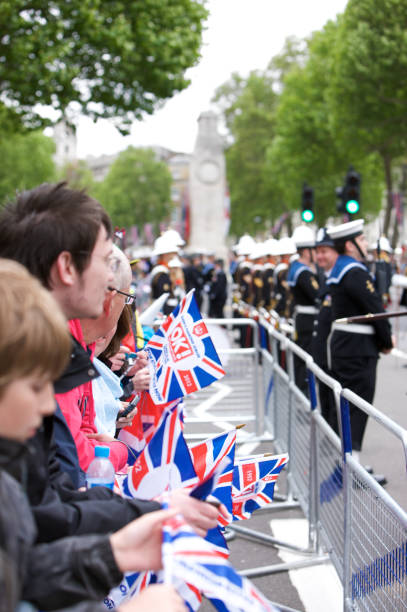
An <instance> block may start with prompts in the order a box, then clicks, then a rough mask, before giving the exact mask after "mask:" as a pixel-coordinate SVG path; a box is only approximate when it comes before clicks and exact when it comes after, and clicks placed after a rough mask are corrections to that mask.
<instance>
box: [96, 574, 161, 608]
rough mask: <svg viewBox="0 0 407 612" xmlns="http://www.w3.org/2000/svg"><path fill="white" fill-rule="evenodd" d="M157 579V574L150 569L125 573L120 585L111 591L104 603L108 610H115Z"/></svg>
mask: <svg viewBox="0 0 407 612" xmlns="http://www.w3.org/2000/svg"><path fill="white" fill-rule="evenodd" d="M156 581H157V577H156V574H154V573H153V572H150V571H148V572H134V573H128V574H125V576H124V578H123V580H122V581H121V583H120V584H119V586H117V587H115V588H114V589H112V590H111V591H110V593H109V595H108V596H107V597H105V599H104V600H103V603H104V604H105V606H106V608H107V609H108V610H114V609H116V608H117V607H118V606H119V605H120V604H122V603H123V602H124V601H127V600H128V599H130V598H131V597H134V596H135V595H137V593H140V591H142V590H143V589H145V588H146V587H147V586H148V585H149V584H152V583H154V582H156Z"/></svg>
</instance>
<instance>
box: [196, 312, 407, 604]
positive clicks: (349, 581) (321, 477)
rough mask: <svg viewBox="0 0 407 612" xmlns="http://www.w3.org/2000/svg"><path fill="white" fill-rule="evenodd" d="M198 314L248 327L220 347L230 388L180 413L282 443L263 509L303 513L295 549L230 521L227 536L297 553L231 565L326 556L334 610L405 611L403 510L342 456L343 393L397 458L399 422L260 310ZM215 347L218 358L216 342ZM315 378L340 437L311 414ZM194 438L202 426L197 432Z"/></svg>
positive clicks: (346, 440) (345, 447) (346, 451)
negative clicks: (337, 603)
mask: <svg viewBox="0 0 407 612" xmlns="http://www.w3.org/2000/svg"><path fill="white" fill-rule="evenodd" d="M208 323H209V324H210V323H216V324H217V325H222V326H224V327H225V328H226V329H229V330H231V329H232V326H233V328H234V329H235V326H236V325H237V326H238V325H239V324H240V325H248V326H250V327H251V328H252V329H253V346H252V347H251V348H247V349H236V348H230V349H226V350H225V352H224V354H225V355H229V356H230V357H229V359H230V361H229V362H228V364H227V365H226V368H225V369H226V372H227V374H226V376H225V378H224V379H223V381H224V383H225V384H226V385H227V386H228V387H230V389H231V390H230V389H229V391H228V394H227V395H225V397H224V398H223V399H220V401H219V404H218V406H215V404H214V405H213V406H212V407H211V409H210V416H209V417H208V416H207V415H208V413H205V414H206V418H204V417H203V418H201V419H199V417H198V418H196V417H195V421H194V418H191V419H188V420H190V421H192V422H199V423H201V424H202V423H204V422H211V423H216V424H217V425H219V426H222V422H223V421H225V420H227V421H231V420H232V417H233V416H236V420H239V421H241V422H245V420H246V421H247V422H250V423H251V424H252V432H251V439H252V440H255V441H259V442H260V441H264V440H268V441H272V444H273V449H274V451H275V452H288V453H289V457H290V459H289V462H288V467H287V491H286V494H285V495H284V496H283V497H281V496H280V499H279V501H276V502H274V503H273V504H272V505H271V506H270V510H269V511H273V508H274V509H279V510H281V509H284V508H287V509H288V508H291V507H295V506H300V508H301V509H302V511H303V513H304V515H305V517H306V519H307V521H308V534H309V537H308V540H309V542H308V547H307V548H305V549H301V548H299V547H296V546H293V545H292V544H289V543H287V542H279V541H277V540H276V539H275V538H273V537H272V536H268V535H265V534H263V533H259V532H255V531H253V530H251V529H249V528H247V527H243V526H240V524H239V525H236V523H233V525H232V526H231V531H232V532H233V533H235V534H236V535H241V536H243V537H249V538H250V539H252V538H257V539H259V540H260V541H262V542H263V543H269V544H271V545H273V546H278V547H284V548H287V549H289V550H294V551H297V552H299V553H301V554H302V555H303V557H304V558H303V559H300V560H299V561H294V562H291V563H281V564H278V565H274V566H267V567H258V568H252V569H249V570H245V571H243V572H241V573H242V574H244V575H247V576H260V575H265V574H269V573H275V572H277V571H282V570H287V569H294V568H298V567H304V566H307V565H312V564H317V563H323V562H325V561H326V560H327V559H328V558H329V559H330V560H331V561H332V564H333V566H334V567H335V569H336V572H337V574H338V577H339V579H340V581H341V583H342V586H343V590H344V610H346V611H359V610H361V611H362V610H363V611H365V610H366V611H371V610H380V611H386V612H387V611H389V610H397V611H398V610H404V611H405V610H407V513H406V512H405V511H404V510H403V509H402V508H401V507H400V506H399V505H398V504H397V503H396V502H395V500H394V499H393V498H392V497H391V496H390V495H389V494H388V493H387V492H386V491H385V490H384V489H383V488H382V487H381V486H379V485H378V484H377V482H376V481H375V480H374V478H373V477H372V476H371V475H370V474H369V473H368V472H366V470H365V469H364V468H363V467H362V466H361V465H360V464H359V463H358V462H357V461H355V459H354V458H353V457H352V448H351V436H350V420H349V401H351V402H352V404H354V405H356V406H357V407H358V408H360V409H361V410H363V411H364V412H366V413H367V414H368V415H369V416H370V417H371V418H373V419H375V421H376V422H377V423H379V424H380V425H381V426H382V427H383V428H385V429H386V430H387V431H388V432H390V433H391V434H392V435H393V436H395V438H396V439H397V440H398V443H399V445H400V446H401V449H402V452H403V453H404V458H405V461H406V463H407V430H405V429H403V428H402V427H400V426H399V425H398V424H397V423H395V422H394V421H392V420H391V419H389V418H388V417H387V416H386V415H384V414H383V413H382V412H380V411H379V410H377V409H376V408H375V407H374V406H373V405H371V404H369V403H367V402H365V401H364V400H362V399H361V398H360V397H358V396H357V395H355V394H354V393H352V392H351V391H350V390H348V389H343V388H342V387H341V385H340V384H339V383H338V382H337V381H336V380H334V379H333V378H331V377H330V376H328V375H327V374H326V373H325V372H324V371H323V370H321V369H320V368H319V367H318V366H317V365H316V364H315V363H314V361H313V359H312V357H311V356H310V355H308V354H307V353H305V352H304V351H303V350H302V349H300V348H299V347H298V346H297V345H296V344H295V343H294V342H293V341H292V340H290V338H289V337H288V334H289V331H290V329H289V327H285V328H282V326H280V330H279V329H277V328H276V326H275V325H272V324H270V322H269V321H268V320H266V319H265V318H264V317H262V316H256V320H253V319H247V318H246V319H220V320H208ZM259 338H261V340H262V342H261V347H260V343H259ZM220 355H221V359H222V351H220ZM294 355H296V356H297V357H298V358H300V359H302V360H304V362H305V364H306V367H307V370H308V379H309V394H308V395H307V396H306V395H304V393H303V392H302V391H301V390H300V389H299V388H298V387H297V385H296V384H295V380H294V363H293V361H294ZM240 361H241V363H240ZM239 363H240V365H238V364H239ZM239 368H240V369H239ZM223 381H222V382H223ZM320 383H324V384H325V385H327V387H329V388H330V389H331V391H332V393H333V396H334V398H335V403H336V407H337V412H338V422H339V423H340V436H338V435H337V434H336V433H335V432H334V431H333V430H332V429H331V428H330V427H329V425H328V424H327V423H326V421H325V420H324V418H323V417H322V415H321V414H320V410H319V402H318V394H317V386H318V385H319V384H320ZM213 386H214V385H212V387H213ZM243 390H245V393H246V392H247V391H248V393H246V395H245V400H244V402H243V403H245V404H246V403H247V405H246V406H245V411H243V413H242V414H238V415H237V414H236V413H237V410H236V399H237V398H238V395H239V393H240V392H243ZM220 391H221V390H220ZM216 392H218V393H219V389H218V391H216V390H215V393H216ZM250 394H252V398H251V399H250ZM193 401H194V400H193V398H192V399H191V398H189V399H188V400H187V407H193ZM233 407H234V408H233ZM212 434H213V432H212ZM212 434H209V435H212ZM196 437H199V438H203V437H206V434H205V433H202V432H200V433H199V434H197V436H196Z"/></svg>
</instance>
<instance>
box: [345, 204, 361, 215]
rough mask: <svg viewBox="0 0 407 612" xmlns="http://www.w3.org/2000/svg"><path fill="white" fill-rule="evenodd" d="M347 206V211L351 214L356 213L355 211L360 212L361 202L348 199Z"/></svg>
mask: <svg viewBox="0 0 407 612" xmlns="http://www.w3.org/2000/svg"><path fill="white" fill-rule="evenodd" d="M345 208H346V212H348V213H349V214H350V215H354V214H355V213H357V212H359V202H357V201H356V200H348V201H347V202H346V205H345Z"/></svg>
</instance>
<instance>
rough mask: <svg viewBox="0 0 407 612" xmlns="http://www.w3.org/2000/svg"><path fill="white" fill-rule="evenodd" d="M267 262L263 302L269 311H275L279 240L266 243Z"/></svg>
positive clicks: (264, 269)
mask: <svg viewBox="0 0 407 612" xmlns="http://www.w3.org/2000/svg"><path fill="white" fill-rule="evenodd" d="M264 251H265V254H266V261H265V264H264V267H263V301H264V307H265V308H266V309H267V310H273V309H274V306H275V302H274V299H273V293H274V270H275V267H276V264H277V258H278V255H277V254H278V240H276V239H275V238H269V239H268V240H266V241H265V243H264Z"/></svg>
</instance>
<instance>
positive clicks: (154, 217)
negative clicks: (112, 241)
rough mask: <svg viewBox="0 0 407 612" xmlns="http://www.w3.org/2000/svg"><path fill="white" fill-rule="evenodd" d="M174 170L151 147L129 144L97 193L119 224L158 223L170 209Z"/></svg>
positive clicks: (115, 221)
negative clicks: (158, 158) (172, 171)
mask: <svg viewBox="0 0 407 612" xmlns="http://www.w3.org/2000/svg"><path fill="white" fill-rule="evenodd" d="M171 183H172V177H171V173H170V171H169V169H168V167H167V165H166V164H165V163H164V162H161V161H158V160H157V159H156V156H155V153H154V151H153V150H152V149H136V148H134V147H128V149H126V150H125V151H123V152H122V153H120V155H119V156H118V158H117V159H116V161H115V162H114V163H113V164H112V166H111V168H110V170H109V173H108V175H107V176H106V178H105V179H104V181H103V182H102V183H101V184H100V186H99V187H98V188H95V190H94V193H95V195H96V197H98V198H99V200H100V202H101V203H102V204H103V206H104V207H105V208H106V210H108V211H109V213H110V215H111V217H112V219H113V222H114V223H115V224H116V225H119V226H120V227H122V226H123V227H130V226H131V225H138V226H141V225H144V224H145V223H153V225H154V227H155V228H156V230H157V229H158V227H159V223H160V222H161V221H164V220H166V219H167V218H168V216H169V215H170V213H171V208H172V205H171V203H170V195H171Z"/></svg>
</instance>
